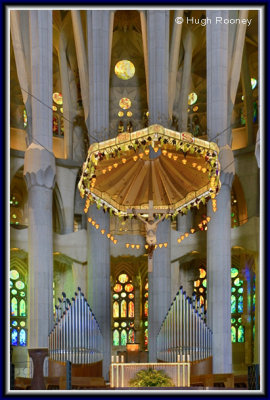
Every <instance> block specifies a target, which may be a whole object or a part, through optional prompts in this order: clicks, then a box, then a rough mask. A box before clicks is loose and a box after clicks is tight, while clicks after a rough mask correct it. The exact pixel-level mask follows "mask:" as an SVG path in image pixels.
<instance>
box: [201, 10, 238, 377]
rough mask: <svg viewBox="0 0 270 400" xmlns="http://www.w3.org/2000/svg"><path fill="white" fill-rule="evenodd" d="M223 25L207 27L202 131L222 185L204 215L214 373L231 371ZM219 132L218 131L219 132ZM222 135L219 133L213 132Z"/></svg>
mask: <svg viewBox="0 0 270 400" xmlns="http://www.w3.org/2000/svg"><path fill="white" fill-rule="evenodd" d="M217 16H218V17H223V18H228V16H229V11H225V10H224V11H221V10H218V11H213V10H211V11H207V17H209V18H210V19H211V20H212V21H215V18H216V17H217ZM228 29H229V27H228V25H225V24H211V25H210V24H209V25H207V50H206V52H207V128H208V139H209V140H210V141H211V140H213V141H215V142H217V144H218V145H219V146H220V147H223V148H222V149H221V151H220V155H219V161H220V163H221V169H222V172H221V182H222V186H221V189H220V192H219V193H218V195H217V198H216V200H217V212H216V213H214V212H213V211H212V204H211V201H210V202H209V203H208V206H207V215H209V216H210V217H211V223H210V224H209V226H208V230H207V324H208V326H209V327H210V328H211V329H212V331H213V373H215V374H216V373H231V372H232V350H231V349H232V345H231V321H230V319H231V305H230V296H231V278H230V269H231V185H232V180H233V175H234V159H233V153H232V151H231V149H230V147H229V146H228V144H230V143H231V130H230V129H229V128H228V103H229V102H228V93H229V91H228V72H229V61H230V60H229V57H228V53H229V39H228V38H229V32H228ZM221 132H222V133H221ZM218 133H221V134H218Z"/></svg>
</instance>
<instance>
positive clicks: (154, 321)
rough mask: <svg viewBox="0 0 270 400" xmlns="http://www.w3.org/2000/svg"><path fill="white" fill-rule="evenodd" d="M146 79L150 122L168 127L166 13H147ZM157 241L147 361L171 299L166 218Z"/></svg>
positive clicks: (153, 357)
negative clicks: (159, 246)
mask: <svg viewBox="0 0 270 400" xmlns="http://www.w3.org/2000/svg"><path fill="white" fill-rule="evenodd" d="M147 36H148V71H149V76H148V82H149V118H150V124H161V125H163V126H165V127H167V126H168V78H169V12H168V11H160V10H155V11H148V12H147ZM157 242H158V243H160V242H161V243H164V242H167V243H168V246H167V247H166V248H164V247H163V248H162V249H159V250H156V252H157V253H156V254H155V252H154V256H153V272H150V273H149V277H148V281H149V316H148V323H149V329H148V338H149V340H148V342H149V345H148V349H149V362H155V361H156V359H157V343H156V341H157V334H158V331H159V328H160V326H161V323H162V320H163V318H164V317H165V315H166V313H167V311H168V308H169V305H170V300H171V264H170V251H171V249H170V221H168V220H166V221H163V222H161V223H160V224H159V225H158V229H157Z"/></svg>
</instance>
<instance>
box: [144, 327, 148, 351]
mask: <svg viewBox="0 0 270 400" xmlns="http://www.w3.org/2000/svg"><path fill="white" fill-rule="evenodd" d="M144 345H145V347H147V346H148V328H146V329H145V330H144Z"/></svg>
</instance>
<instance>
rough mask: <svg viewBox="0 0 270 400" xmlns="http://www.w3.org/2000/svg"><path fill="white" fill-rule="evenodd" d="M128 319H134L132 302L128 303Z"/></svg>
mask: <svg viewBox="0 0 270 400" xmlns="http://www.w3.org/2000/svg"><path fill="white" fill-rule="evenodd" d="M128 317H129V318H134V303H133V301H130V302H129V303H128Z"/></svg>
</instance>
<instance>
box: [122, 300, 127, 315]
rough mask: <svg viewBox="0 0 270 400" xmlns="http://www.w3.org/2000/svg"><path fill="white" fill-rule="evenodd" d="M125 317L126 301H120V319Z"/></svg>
mask: <svg viewBox="0 0 270 400" xmlns="http://www.w3.org/2000/svg"><path fill="white" fill-rule="evenodd" d="M126 316H127V302H126V300H122V301H121V318H126Z"/></svg>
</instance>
